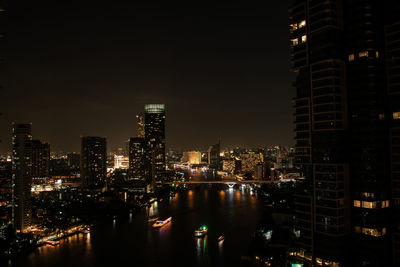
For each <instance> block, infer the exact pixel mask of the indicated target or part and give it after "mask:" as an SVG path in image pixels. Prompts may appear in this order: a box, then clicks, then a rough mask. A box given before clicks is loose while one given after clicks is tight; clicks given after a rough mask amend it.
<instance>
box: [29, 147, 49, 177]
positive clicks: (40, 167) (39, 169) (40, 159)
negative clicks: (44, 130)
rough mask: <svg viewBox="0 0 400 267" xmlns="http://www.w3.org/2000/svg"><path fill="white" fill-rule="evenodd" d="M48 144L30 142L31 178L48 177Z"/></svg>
mask: <svg viewBox="0 0 400 267" xmlns="http://www.w3.org/2000/svg"><path fill="white" fill-rule="evenodd" d="M49 166H50V144H48V143H42V142H41V141H40V140H32V176H33V177H49Z"/></svg>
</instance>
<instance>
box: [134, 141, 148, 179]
mask: <svg viewBox="0 0 400 267" xmlns="http://www.w3.org/2000/svg"><path fill="white" fill-rule="evenodd" d="M147 156H148V153H147V150H146V143H145V140H144V138H140V137H132V138H130V139H129V178H131V179H134V180H143V181H148V178H149V177H148V174H149V163H150V162H149V159H148V157H147Z"/></svg>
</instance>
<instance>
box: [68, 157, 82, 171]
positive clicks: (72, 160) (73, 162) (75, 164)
mask: <svg viewBox="0 0 400 267" xmlns="http://www.w3.org/2000/svg"><path fill="white" fill-rule="evenodd" d="M67 164H68V167H69V169H70V170H71V171H72V172H77V171H78V170H79V168H80V164H81V156H80V155H79V154H78V153H68V154H67Z"/></svg>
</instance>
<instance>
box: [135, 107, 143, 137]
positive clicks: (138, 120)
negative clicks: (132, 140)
mask: <svg viewBox="0 0 400 267" xmlns="http://www.w3.org/2000/svg"><path fill="white" fill-rule="evenodd" d="M144 129H145V124H144V114H143V113H140V114H138V115H136V134H137V137H140V138H144V137H145V134H144Z"/></svg>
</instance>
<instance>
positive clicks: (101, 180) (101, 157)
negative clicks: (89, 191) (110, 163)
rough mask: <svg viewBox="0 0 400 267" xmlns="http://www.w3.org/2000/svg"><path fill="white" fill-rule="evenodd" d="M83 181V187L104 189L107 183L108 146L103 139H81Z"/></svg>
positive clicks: (89, 137)
mask: <svg viewBox="0 0 400 267" xmlns="http://www.w3.org/2000/svg"><path fill="white" fill-rule="evenodd" d="M81 142H82V143H81V166H80V170H81V179H82V186H83V187H88V188H98V187H102V186H104V185H105V183H106V174H107V165H106V163H107V157H106V153H107V145H106V139H105V138H102V137H95V136H86V137H82V138H81Z"/></svg>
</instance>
